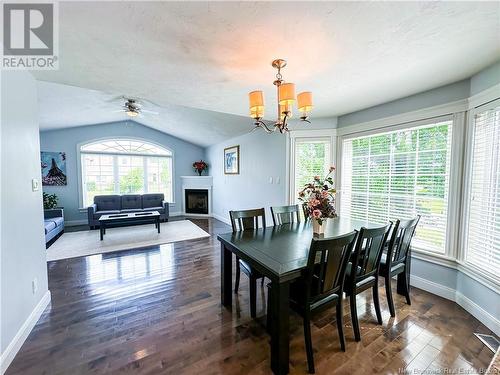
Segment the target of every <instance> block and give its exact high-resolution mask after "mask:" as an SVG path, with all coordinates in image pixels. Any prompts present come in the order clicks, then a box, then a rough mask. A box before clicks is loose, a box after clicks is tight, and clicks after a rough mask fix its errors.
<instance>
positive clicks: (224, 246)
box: [217, 217, 382, 374]
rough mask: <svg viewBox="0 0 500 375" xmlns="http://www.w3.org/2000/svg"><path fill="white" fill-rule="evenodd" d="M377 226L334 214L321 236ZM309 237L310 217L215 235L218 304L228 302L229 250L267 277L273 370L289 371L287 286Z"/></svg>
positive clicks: (303, 263) (302, 262)
mask: <svg viewBox="0 0 500 375" xmlns="http://www.w3.org/2000/svg"><path fill="white" fill-rule="evenodd" d="M380 226H382V225H381V224H380V223H370V222H367V221H363V220H353V219H350V218H346V217H343V218H340V217H337V218H334V219H329V220H328V221H327V224H326V228H325V233H324V236H325V237H336V236H340V235H344V234H347V233H350V232H352V231H353V230H358V231H359V230H360V228H361V227H366V228H376V227H380ZM312 237H313V231H312V224H311V223H310V221H306V222H301V223H294V224H283V225H279V226H275V227H266V228H261V229H257V230H245V231H238V232H232V233H225V234H220V235H218V236H217V238H218V239H219V241H220V242H221V302H222V305H224V306H226V307H228V308H230V307H231V306H232V295H233V292H232V254H233V253H234V254H235V255H237V256H238V257H240V258H241V259H243V260H244V261H246V262H248V263H249V264H250V265H251V266H252V267H254V268H255V269H256V270H257V271H259V272H260V273H261V274H262V275H264V276H265V277H267V278H268V279H269V280H271V283H272V288H271V290H272V296H270V298H269V300H270V302H269V303H270V304H271V321H272V322H273V324H271V327H270V333H271V369H272V371H273V372H274V373H275V374H287V373H288V371H289V368H288V367H289V366H288V365H289V286H290V283H291V282H293V281H294V280H296V279H297V278H299V277H300V276H301V272H302V270H303V269H304V268H305V267H306V265H307V257H308V254H309V246H310V244H311V239H312Z"/></svg>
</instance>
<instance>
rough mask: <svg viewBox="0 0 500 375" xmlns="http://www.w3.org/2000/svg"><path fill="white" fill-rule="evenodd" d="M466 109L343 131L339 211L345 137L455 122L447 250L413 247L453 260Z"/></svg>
mask: <svg viewBox="0 0 500 375" xmlns="http://www.w3.org/2000/svg"><path fill="white" fill-rule="evenodd" d="M464 119H465V113H464V112H457V113H453V114H444V115H440V116H435V117H430V118H426V119H421V120H415V121H406V122H403V123H399V124H390V122H388V123H387V124H380V123H379V124H378V126H373V127H370V128H369V129H364V130H361V131H355V132H346V133H345V134H341V135H340V136H339V137H338V140H337V163H338V165H339V168H338V169H337V179H336V180H337V186H338V189H337V199H336V203H337V210H338V212H341V211H342V191H341V188H342V171H341V168H342V164H343V144H344V140H349V139H353V138H359V137H367V136H373V135H376V134H380V133H386V132H394V131H399V130H405V129H409V128H415V127H420V126H425V125H429V124H433V123H437V122H442V121H451V145H450V152H451V155H450V175H449V177H448V181H449V187H448V202H447V219H446V233H445V248H444V253H437V252H435V251H429V250H426V249H424V248H418V247H414V246H413V247H412V250H413V251H414V252H415V253H417V254H421V255H422V256H423V257H428V258H431V257H432V258H440V259H442V260H443V261H447V262H449V261H450V260H453V259H454V258H456V256H457V254H456V253H457V241H456V237H457V236H456V233H457V230H458V223H457V220H456V219H455V218H456V217H457V216H456V215H459V213H460V207H459V205H458V206H457V203H459V194H460V190H461V189H460V184H459V183H457V182H459V181H461V179H462V168H461V147H462V145H463V128H464Z"/></svg>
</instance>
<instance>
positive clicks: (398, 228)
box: [387, 215, 420, 265]
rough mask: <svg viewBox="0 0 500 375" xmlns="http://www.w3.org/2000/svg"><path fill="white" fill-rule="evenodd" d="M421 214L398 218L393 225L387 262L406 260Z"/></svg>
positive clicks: (397, 262) (393, 263)
mask: <svg viewBox="0 0 500 375" xmlns="http://www.w3.org/2000/svg"><path fill="white" fill-rule="evenodd" d="M419 220H420V215H417V217H415V218H413V219H410V220H397V221H396V223H395V224H394V226H393V229H392V233H391V237H390V239H389V246H388V250H387V263H388V264H392V265H396V264H399V263H403V262H404V261H405V260H406V257H407V255H408V252H409V251H410V245H411V240H412V239H413V236H414V235H415V229H416V228H417V225H418V222H419Z"/></svg>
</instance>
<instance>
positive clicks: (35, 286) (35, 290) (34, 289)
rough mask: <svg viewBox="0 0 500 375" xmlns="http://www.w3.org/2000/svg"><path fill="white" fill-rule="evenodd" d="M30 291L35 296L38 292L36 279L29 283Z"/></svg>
mask: <svg viewBox="0 0 500 375" xmlns="http://www.w3.org/2000/svg"><path fill="white" fill-rule="evenodd" d="M31 290H32V291H33V294H35V293H36V292H37V290H38V278H36V277H35V278H34V279H33V281H32V282H31Z"/></svg>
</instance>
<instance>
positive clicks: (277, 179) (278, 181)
mask: <svg viewBox="0 0 500 375" xmlns="http://www.w3.org/2000/svg"><path fill="white" fill-rule="evenodd" d="M276 183H277V184H279V183H280V177H279V176H278V177H276Z"/></svg>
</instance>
